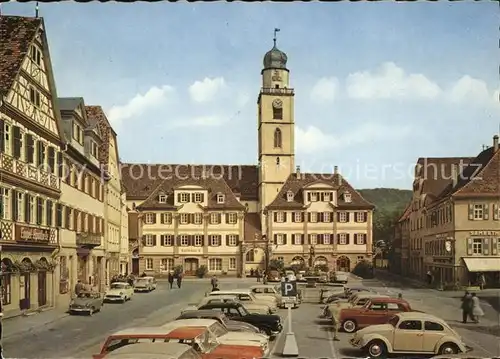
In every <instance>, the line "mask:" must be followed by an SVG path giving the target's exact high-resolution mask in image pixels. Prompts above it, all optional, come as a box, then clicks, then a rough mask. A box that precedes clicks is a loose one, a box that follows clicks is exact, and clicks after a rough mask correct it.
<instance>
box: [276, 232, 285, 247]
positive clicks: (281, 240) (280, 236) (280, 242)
mask: <svg viewBox="0 0 500 359" xmlns="http://www.w3.org/2000/svg"><path fill="white" fill-rule="evenodd" d="M283 244H285V234H283V233H277V234H276V245H278V246H280V245H283Z"/></svg>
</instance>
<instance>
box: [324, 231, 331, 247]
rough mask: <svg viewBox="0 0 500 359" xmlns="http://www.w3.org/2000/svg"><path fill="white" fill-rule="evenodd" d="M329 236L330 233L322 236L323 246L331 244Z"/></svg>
mask: <svg viewBox="0 0 500 359" xmlns="http://www.w3.org/2000/svg"><path fill="white" fill-rule="evenodd" d="M330 237H331V234H330V233H325V234H323V244H327V245H328V244H332V241H331V238H330Z"/></svg>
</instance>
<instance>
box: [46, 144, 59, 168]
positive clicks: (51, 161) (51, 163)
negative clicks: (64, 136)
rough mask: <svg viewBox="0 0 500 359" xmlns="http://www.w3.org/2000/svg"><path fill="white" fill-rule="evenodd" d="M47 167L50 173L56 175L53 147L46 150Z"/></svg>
mask: <svg viewBox="0 0 500 359" xmlns="http://www.w3.org/2000/svg"><path fill="white" fill-rule="evenodd" d="M47 165H48V166H49V168H48V170H49V172H50V173H57V169H56V150H55V148H54V147H52V146H49V148H48V149H47Z"/></svg>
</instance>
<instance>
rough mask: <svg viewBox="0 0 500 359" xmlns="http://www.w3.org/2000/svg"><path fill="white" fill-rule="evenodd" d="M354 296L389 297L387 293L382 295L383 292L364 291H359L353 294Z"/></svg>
mask: <svg viewBox="0 0 500 359" xmlns="http://www.w3.org/2000/svg"><path fill="white" fill-rule="evenodd" d="M355 296H356V297H358V298H389V296H388V295H384V294H378V293H364V292H359V293H357V294H355Z"/></svg>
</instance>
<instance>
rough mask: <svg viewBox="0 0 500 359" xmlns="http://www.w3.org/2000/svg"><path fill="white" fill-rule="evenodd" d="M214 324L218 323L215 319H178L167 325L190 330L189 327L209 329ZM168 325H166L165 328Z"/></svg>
mask: <svg viewBox="0 0 500 359" xmlns="http://www.w3.org/2000/svg"><path fill="white" fill-rule="evenodd" d="M214 323H219V322H218V321H217V320H215V319H208V318H188V319H179V320H176V321H174V322H171V323H168V324H174V325H178V327H186V328H190V327H209V326H211V325H212V324H214ZM168 324H166V326H167V325H168Z"/></svg>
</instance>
